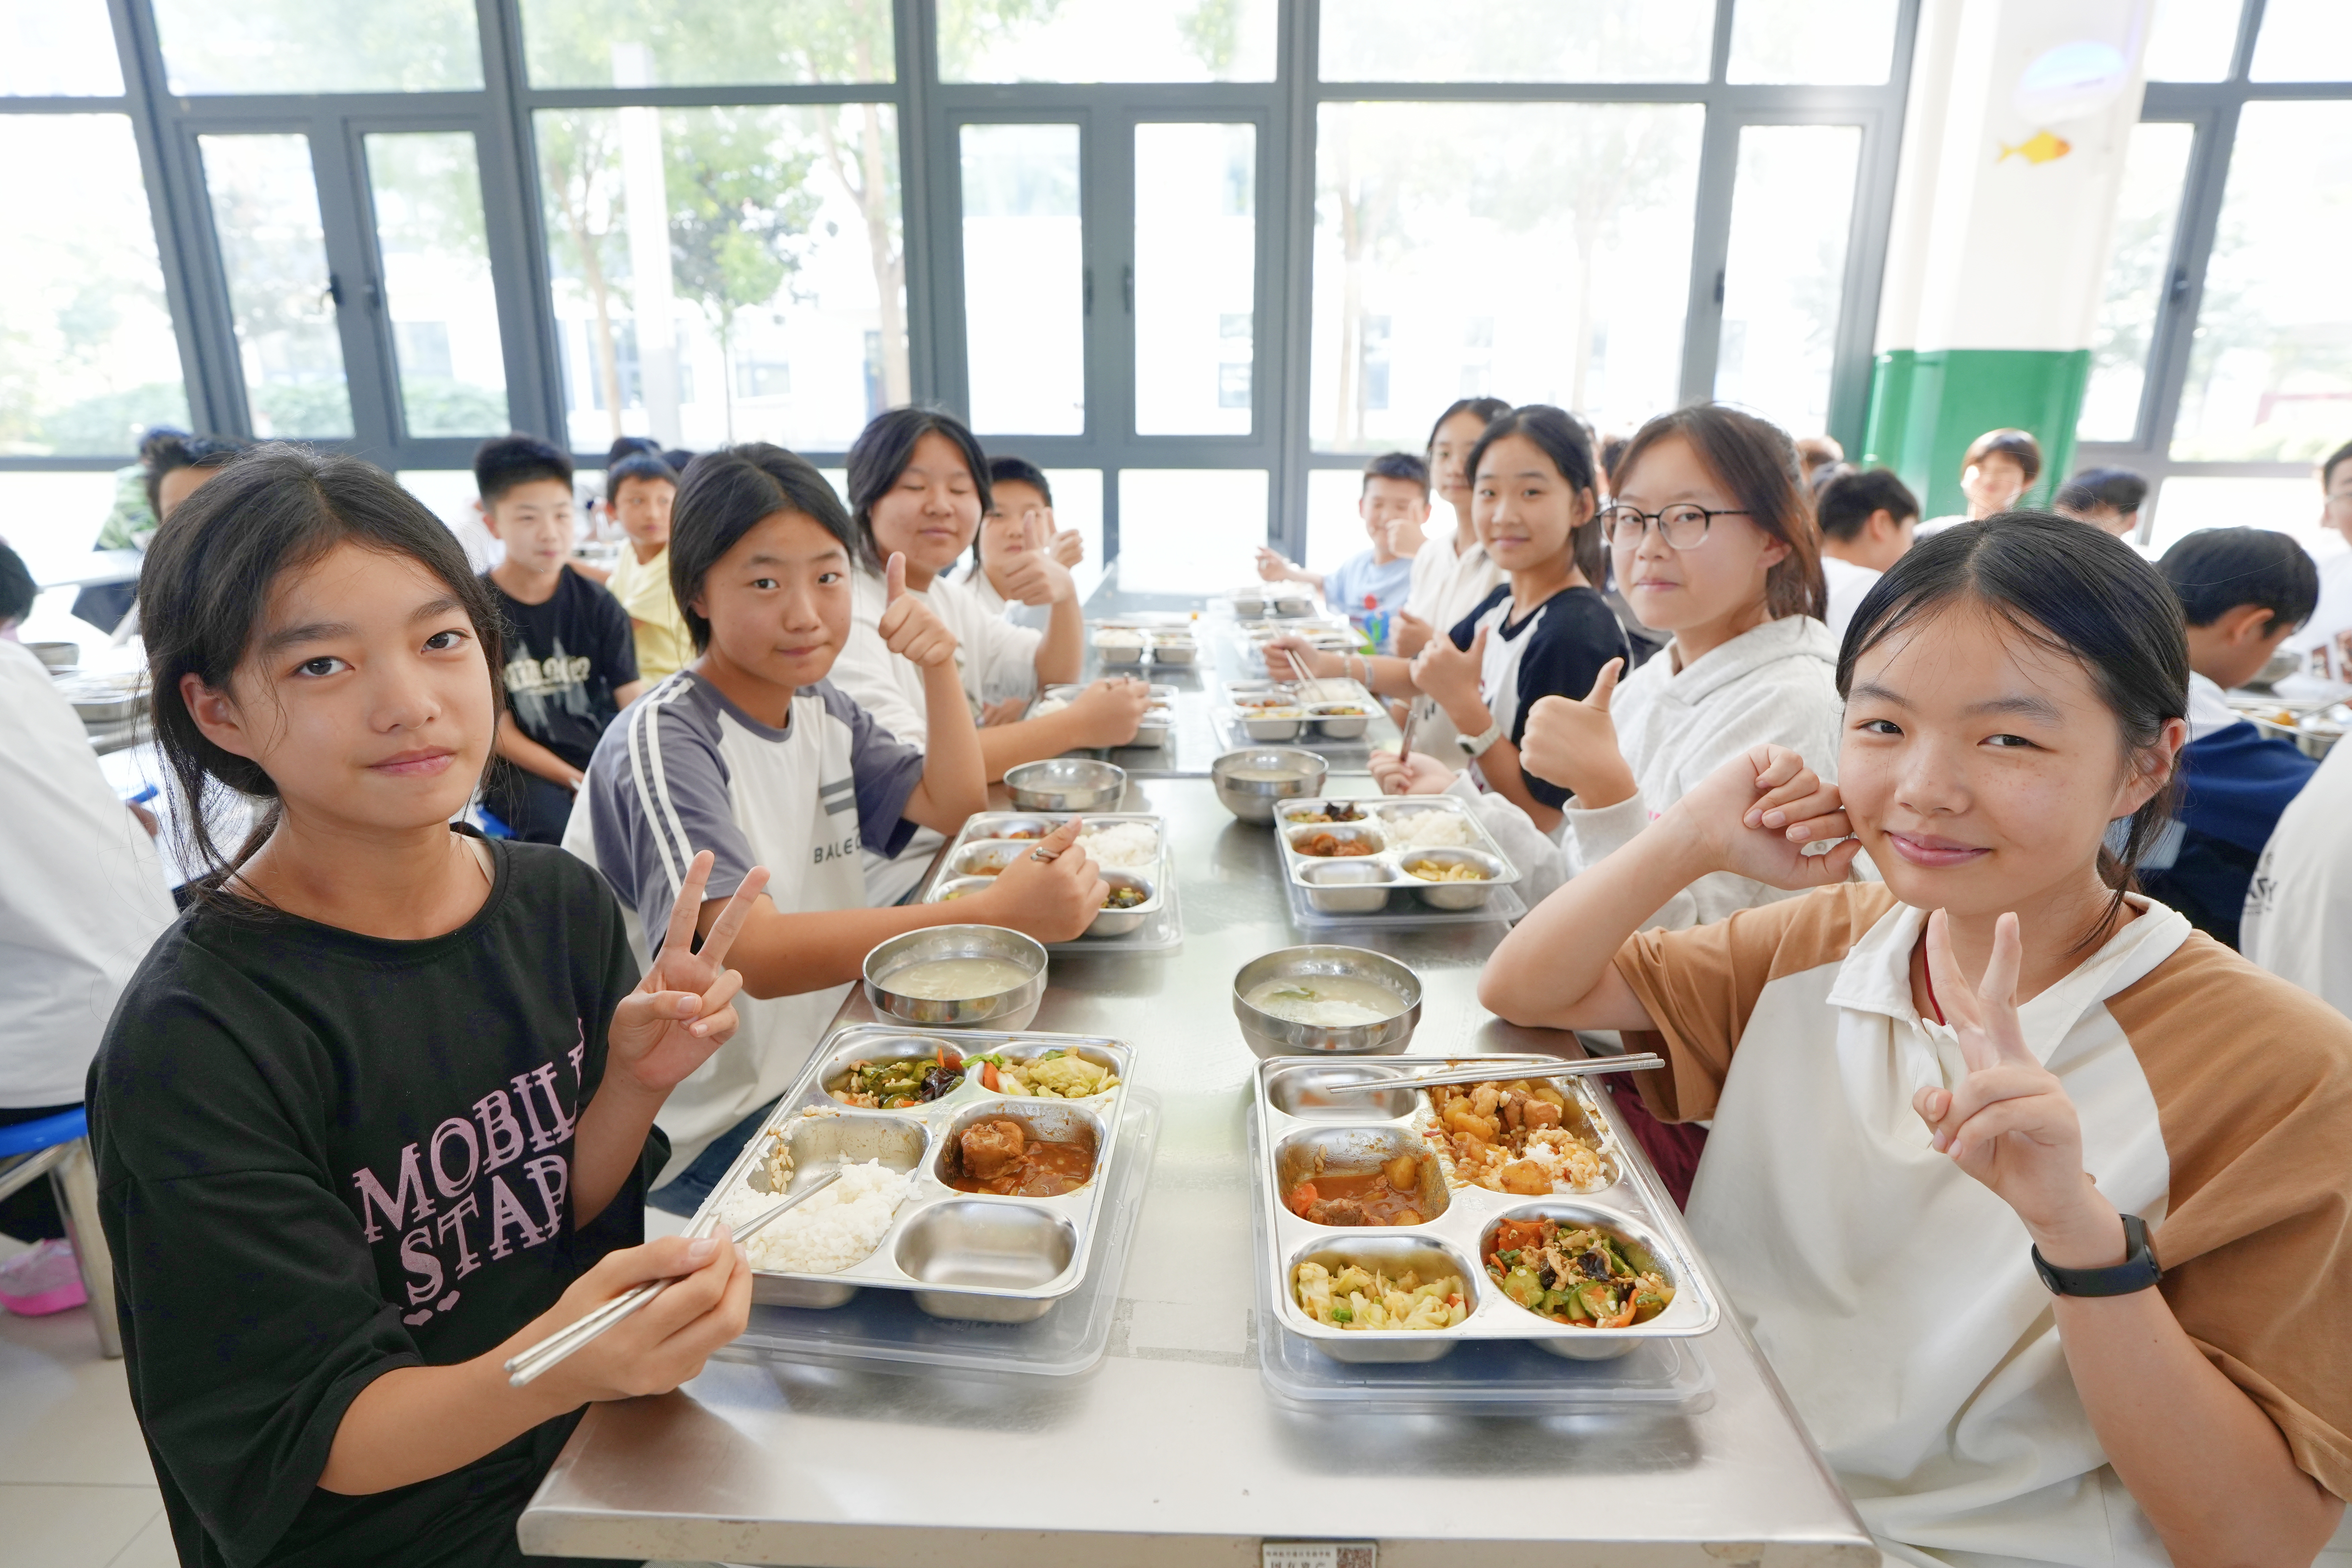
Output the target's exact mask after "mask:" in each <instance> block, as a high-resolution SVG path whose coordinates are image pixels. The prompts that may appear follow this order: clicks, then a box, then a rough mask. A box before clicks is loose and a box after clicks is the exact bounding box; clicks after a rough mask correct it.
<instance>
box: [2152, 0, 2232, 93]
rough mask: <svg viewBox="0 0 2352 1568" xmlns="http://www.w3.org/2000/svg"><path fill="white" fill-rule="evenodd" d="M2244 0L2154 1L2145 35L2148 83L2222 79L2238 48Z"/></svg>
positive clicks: (2228, 71) (2228, 70)
mask: <svg viewBox="0 0 2352 1568" xmlns="http://www.w3.org/2000/svg"><path fill="white" fill-rule="evenodd" d="M2245 5H2246V0H2156V16H2155V20H2154V21H2153V22H2152V23H2151V24H2150V26H2149V27H2148V33H2147V79H2148V80H2150V81H2221V80H2222V79H2225V78H2227V77H2228V76H2229V74H2230V57H2231V55H2232V54H2233V53H2234V52H2235V51H2236V49H2237V47H2238V17H2239V15H2240V13H2242V11H2244V9H2245Z"/></svg>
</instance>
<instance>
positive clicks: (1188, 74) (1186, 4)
mask: <svg viewBox="0 0 2352 1568" xmlns="http://www.w3.org/2000/svg"><path fill="white" fill-rule="evenodd" d="M939 6H940V9H939V16H940V80H941V81H1272V80H1273V79H1274V46H1275V23H1276V0H1046V3H1045V4H1042V5H1038V4H1030V3H1026V0H1010V3H1009V0H939Z"/></svg>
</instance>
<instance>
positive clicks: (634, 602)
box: [574, 452, 694, 682]
mask: <svg viewBox="0 0 2352 1568" xmlns="http://www.w3.org/2000/svg"><path fill="white" fill-rule="evenodd" d="M676 498H677V474H676V473H675V472H673V471H672V470H671V468H670V466H669V465H668V464H667V463H665V462H663V461H662V460H661V458H660V457H659V456H658V455H657V454H656V453H652V452H632V453H630V454H629V455H628V456H626V457H625V458H622V459H621V460H620V461H619V462H617V463H614V465H613V466H612V467H611V468H607V469H605V470H604V510H606V511H608V512H610V513H611V514H612V517H613V520H614V521H615V522H617V523H619V524H620V528H621V531H622V533H623V534H625V536H626V537H627V542H626V543H625V545H624V546H623V547H622V549H621V556H620V559H619V560H618V561H617V562H616V563H614V567H613V575H612V578H611V580H610V581H609V582H607V583H606V584H605V587H606V588H607V589H609V590H610V591H611V593H612V595H613V597H614V598H615V599H617V600H619V601H620V604H621V608H622V609H624V610H626V611H627V612H628V614H629V635H630V637H631V638H632V639H633V640H634V641H635V644H636V649H637V678H638V679H641V680H644V681H647V682H652V681H656V680H659V679H661V678H662V677H663V676H665V675H675V674H677V672H678V671H679V670H681V669H683V668H686V664H687V661H688V660H689V659H691V658H693V657H694V644H693V643H692V641H691V640H689V639H688V637H687V635H686V617H685V616H681V615H679V614H678V612H677V598H676V597H675V596H674V595H672V594H671V593H670V591H669V508H670V502H671V501H672V500H675V499H676ZM574 569H575V570H576V569H577V568H574Z"/></svg>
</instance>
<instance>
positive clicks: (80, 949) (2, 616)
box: [0, 544, 173, 1313]
mask: <svg viewBox="0 0 2352 1568" xmlns="http://www.w3.org/2000/svg"><path fill="white" fill-rule="evenodd" d="M36 593H37V590H36V589H35V587H34V585H33V576H32V574H31V573H30V572H28V571H26V568H25V563H24V562H23V561H22V560H20V559H19V558H18V557H17V554H16V552H15V551H13V550H11V549H9V548H8V547H7V546H6V545H5V544H0V736H5V741H0V819H5V821H6V823H7V825H8V827H7V835H8V850H7V857H6V858H7V867H8V869H7V873H6V875H5V876H0V1127H7V1126H13V1125H15V1124H16V1123H17V1122H20V1121H41V1120H43V1119H44V1118H47V1117H50V1116H57V1115H60V1114H62V1113H63V1112H65V1111H68V1110H72V1109H73V1108H74V1107H75V1106H77V1105H79V1104H80V1103H81V1100H82V1080H83V1079H84V1078H85V1077H86V1076H87V1075H88V1073H89V1060H90V1058H91V1057H92V1056H94V1055H96V1054H97V1051H98V1041H99V1037H100V1034H102V1033H103V1032H104V1031H105V1028H106V1020H107V1018H108V1016H110V1014H112V1013H113V1011H114V1003H115V998H117V997H118V996H120V995H121V994H122V988H123V986H124V985H126V984H129V983H130V980H131V971H132V970H134V969H136V968H137V967H138V966H139V961H140V960H141V959H142V958H144V957H145V956H146V955H147V949H148V946H149V944H151V943H152V942H154V940H155V938H156V937H157V936H158V935H159V934H161V933H162V931H163V928H164V927H166V926H168V925H170V924H171V923H172V916H173V908H172V895H171V894H170V893H169V892H168V891H167V890H165V888H164V885H163V884H164V880H165V878H164V873H163V863H162V861H161V860H159V859H158V858H156V854H155V847H154V845H153V843H152V836H153V834H154V831H155V830H154V827H153V826H152V821H149V820H143V819H142V818H140V817H139V816H138V815H137V813H136V811H135V809H134V808H131V807H129V806H126V805H124V804H123V802H122V801H121V800H120V799H118V798H117V797H116V795H115V793H114V790H113V787H112V786H111V785H110V784H108V783H107V782H106V774H105V773H104V772H103V770H101V769H100V767H99V765H98V753H97V752H93V751H91V750H90V749H89V734H88V732H87V731H84V730H83V728H82V722H81V720H80V719H79V717H78V716H77V715H76V714H75V712H74V710H73V705H72V704H71V703H69V702H68V701H67V700H65V698H64V697H63V696H62V695H61V694H60V693H59V692H58V689H57V684H56V682H55V681H53V680H51V679H50V678H49V672H48V670H47V668H46V667H44V666H43V665H42V663H41V661H40V660H39V659H37V658H34V657H33V655H32V653H31V651H30V650H29V649H27V648H26V647H23V646H22V645H21V644H19V643H18V642H17V641H16V623H17V622H19V621H21V620H23V619H24V618H25V617H26V616H28V615H30V614H31V613H32V609H33V600H34V597H35V595H36ZM0 1235H5V1236H10V1237H15V1238H16V1240H18V1241H24V1242H32V1243H36V1244H37V1245H36V1246H35V1247H33V1248H32V1249H31V1250H29V1251H26V1252H21V1253H18V1254H17V1255H16V1256H15V1257H14V1258H9V1259H7V1260H6V1261H5V1262H0V1305H5V1306H6V1307H8V1308H9V1310H13V1311H18V1312H28V1313H29V1312H43V1311H53V1310H62V1309H64V1308H67V1307H71V1306H75V1305H77V1304H79V1302H80V1301H81V1300H83V1296H82V1290H81V1276H80V1272H79V1269H78V1268H76V1267H75V1264H74V1256H73V1247H72V1246H71V1244H70V1243H68V1241H67V1240H66V1239H65V1236H66V1226H65V1219H64V1216H63V1215H60V1214H59V1213H58V1205H57V1200H56V1198H55V1196H54V1195H53V1194H52V1192H51V1188H50V1184H49V1183H48V1182H47V1180H46V1179H43V1180H40V1181H37V1182H35V1183H34V1184H32V1185H31V1186H28V1187H26V1188H25V1189H23V1190H22V1191H20V1192H18V1193H17V1194H16V1195H15V1196H13V1197H10V1198H7V1199H5V1200H0Z"/></svg>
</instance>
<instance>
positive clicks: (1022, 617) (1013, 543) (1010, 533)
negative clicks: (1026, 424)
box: [950, 457, 1087, 723]
mask: <svg viewBox="0 0 2352 1568" xmlns="http://www.w3.org/2000/svg"><path fill="white" fill-rule="evenodd" d="M988 478H989V508H988V510H987V512H986V513H985V514H984V515H983V516H982V518H981V520H980V532H979V534H978V535H977V536H976V537H975V538H974V539H973V541H972V545H971V564H969V565H967V566H965V567H964V568H963V569H962V570H961V571H960V572H956V573H953V574H950V581H952V582H955V583H957V584H961V585H962V586H963V587H966V588H969V589H971V592H972V595H973V596H974V597H975V598H977V599H978V600H979V601H980V602H981V603H982V605H986V606H987V607H988V608H989V609H991V610H993V611H994V612H995V613H996V614H998V615H1000V616H1003V617H1004V618H1005V619H1006V620H1009V621H1011V622H1012V623H1013V625H1015V626H1028V627H1030V628H1031V629H1033V630H1035V631H1041V632H1042V631H1044V630H1045V626H1046V623H1047V621H1048V620H1049V619H1050V618H1051V615H1052V609H1053V598H1052V588H1051V585H1050V584H1049V583H1048V582H1047V579H1046V575H1045V573H1043V572H1041V571H1039V570H1038V569H1037V563H1036V562H1035V561H1034V560H1030V559H1026V558H1027V557H1031V556H1034V555H1038V554H1043V555H1045V556H1047V557H1049V558H1050V559H1052V560H1053V561H1054V562H1055V563H1057V564H1059V565H1061V566H1062V567H1063V568H1064V569H1066V570H1073V571H1074V570H1076V567H1077V564H1078V563H1079V562H1081V561H1084V560H1085V559H1086V558H1087V540H1086V535H1084V534H1082V533H1080V532H1079V531H1077V530H1076V529H1075V528H1060V527H1057V526H1056V525H1055V521H1054V487H1053V485H1052V484H1051V483H1050V482H1048V481H1047V479H1046V478H1045V469H1043V468H1039V467H1038V466H1037V465H1036V464H1034V463H1033V462H1031V461H1030V460H1029V459H1028V458H1010V457H995V458H989V460H988ZM1017 696H1018V694H1017V693H1006V694H1005V695H1004V696H1003V697H1001V698H998V699H995V700H992V702H991V703H990V710H991V713H992V715H993V717H992V718H991V719H990V722H992V723H1002V722H1007V721H1010V720H1013V719H1017V718H1019V717H1020V716H1021V710H1022V709H1023V708H1025V707H1026V706H1027V705H1028V704H1027V703H1026V702H1025V701H1019V702H1016V700H1015V699H1016V698H1017Z"/></svg>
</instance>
